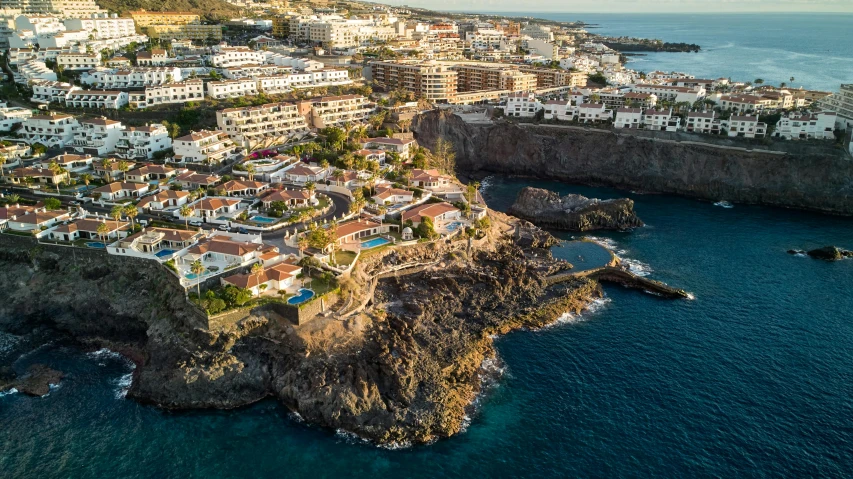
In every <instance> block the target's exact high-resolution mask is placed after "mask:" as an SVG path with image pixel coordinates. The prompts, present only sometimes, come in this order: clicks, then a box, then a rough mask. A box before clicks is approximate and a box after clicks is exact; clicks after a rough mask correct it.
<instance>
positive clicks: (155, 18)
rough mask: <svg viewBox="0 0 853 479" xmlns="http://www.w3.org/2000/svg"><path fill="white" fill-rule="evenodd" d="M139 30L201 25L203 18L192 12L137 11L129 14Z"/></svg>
mask: <svg viewBox="0 0 853 479" xmlns="http://www.w3.org/2000/svg"><path fill="white" fill-rule="evenodd" d="M127 13H128V14H129V15H130V18H132V19H133V21H134V22H135V23H136V26H137V27H139V28H147V27H150V26H152V25H188V24H192V23H199V21H200V20H201V17H200V16H199V15H198V14H195V13H191V12H149V11H146V10H136V11H130V12H127Z"/></svg>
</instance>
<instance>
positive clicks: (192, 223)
mask: <svg viewBox="0 0 853 479" xmlns="http://www.w3.org/2000/svg"><path fill="white" fill-rule="evenodd" d="M190 226H201V221H199V220H192V221H190Z"/></svg>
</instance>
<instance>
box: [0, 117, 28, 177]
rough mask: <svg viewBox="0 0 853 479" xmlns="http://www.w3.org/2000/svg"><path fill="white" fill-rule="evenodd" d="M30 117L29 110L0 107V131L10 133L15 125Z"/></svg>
mask: <svg viewBox="0 0 853 479" xmlns="http://www.w3.org/2000/svg"><path fill="white" fill-rule="evenodd" d="M32 116H33V112H32V110H30V109H29V108H21V107H17V106H13V107H7V106H3V107H0V131H4V132H5V131H11V130H12V128H15V125H20V124H21V123H23V122H24V120H27V119H29V118H32ZM0 168H2V166H0Z"/></svg>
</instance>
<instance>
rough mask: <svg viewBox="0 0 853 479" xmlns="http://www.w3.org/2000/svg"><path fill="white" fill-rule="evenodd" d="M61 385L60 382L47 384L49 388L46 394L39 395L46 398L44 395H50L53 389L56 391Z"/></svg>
mask: <svg viewBox="0 0 853 479" xmlns="http://www.w3.org/2000/svg"><path fill="white" fill-rule="evenodd" d="M61 386H62V384H48V385H47V387H48V389H49V390H48V392H47V394H43V395H42V396H41V397H43V398H46V397H48V396H50V393H52V392H53V391H56V390H57V389H59V388H60V387H61Z"/></svg>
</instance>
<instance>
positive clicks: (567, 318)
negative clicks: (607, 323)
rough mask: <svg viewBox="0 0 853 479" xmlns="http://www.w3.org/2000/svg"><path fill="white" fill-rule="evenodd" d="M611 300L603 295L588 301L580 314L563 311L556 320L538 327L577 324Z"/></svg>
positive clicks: (547, 327) (542, 328)
mask: <svg viewBox="0 0 853 479" xmlns="http://www.w3.org/2000/svg"><path fill="white" fill-rule="evenodd" d="M611 301H612V300H611V299H610V298H608V297H607V296H605V297H603V298H598V299H596V300H594V301H592V302H591V303H589V305H588V306H587V307H586V308H585V309H584V310H583V311H581V314H574V313H563V314H562V315H561V316H560V317H559V318H557V320H556V321H554V322H552V323H549V324H546V325H545V326H542V327H541V328H540V330H545V329H550V328H554V327H557V326H563V325H566V324H578V323H581V322H583V321H586V320H587V319H589V317H590V315H593V314H595V313H598V312H599V311H601V310H602V309H604V308H605V307H607V305H608V304H609V303H610V302H611Z"/></svg>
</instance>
